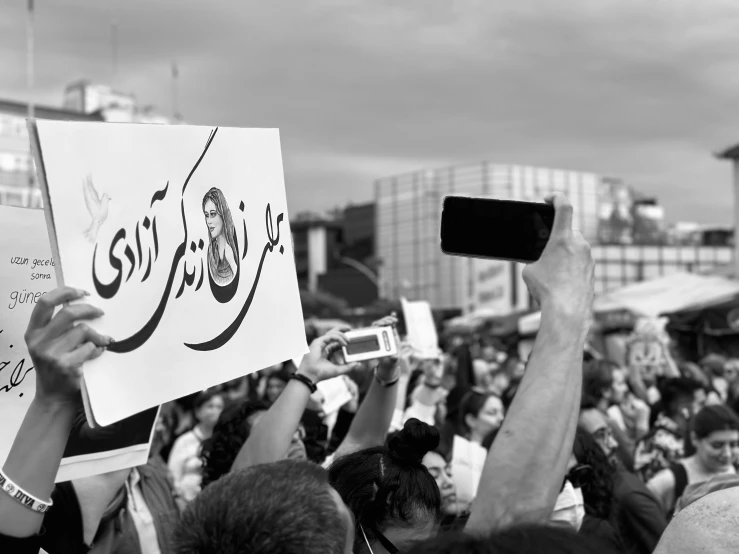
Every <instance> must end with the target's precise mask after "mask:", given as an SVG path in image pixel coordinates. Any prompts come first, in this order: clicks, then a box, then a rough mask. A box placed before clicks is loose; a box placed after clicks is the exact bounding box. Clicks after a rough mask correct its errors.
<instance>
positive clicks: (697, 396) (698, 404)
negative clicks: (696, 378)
mask: <svg viewBox="0 0 739 554" xmlns="http://www.w3.org/2000/svg"><path fill="white" fill-rule="evenodd" d="M707 400H708V396H707V395H706V391H705V390H703V389H698V390H696V391H695V392H694V393H693V406H692V410H693V413H694V414H697V413H698V412H700V411H701V409H702V408H703V406H705V405H706V401H707Z"/></svg>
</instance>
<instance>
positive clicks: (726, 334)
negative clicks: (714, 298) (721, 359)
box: [666, 297, 739, 361]
mask: <svg viewBox="0 0 739 554" xmlns="http://www.w3.org/2000/svg"><path fill="white" fill-rule="evenodd" d="M666 316H667V318H668V320H669V323H668V324H667V330H668V331H669V332H670V334H671V335H673V336H674V337H675V338H676V339H677V340H676V342H677V344H679V345H680V349H681V350H682V352H681V353H682V354H683V355H684V356H685V357H686V358H688V359H692V360H695V361H698V360H699V359H701V358H703V357H704V356H706V355H708V354H712V353H713V354H722V355H724V356H727V357H730V358H739V297H734V298H731V299H730V300H727V301H725V302H721V303H718V304H713V305H711V306H706V305H703V306H696V307H689V308H686V309H683V310H679V311H675V312H673V313H670V314H666Z"/></svg>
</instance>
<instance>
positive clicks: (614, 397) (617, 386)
mask: <svg viewBox="0 0 739 554" xmlns="http://www.w3.org/2000/svg"><path fill="white" fill-rule="evenodd" d="M630 390H631V389H630V387H629V376H628V373H627V371H626V370H625V369H624V368H621V367H617V368H615V369H614V370H613V382H612V383H611V401H612V402H614V403H615V404H618V403H619V402H623V400H624V399H625V398H626V396H627V395H628V394H629V391H630Z"/></svg>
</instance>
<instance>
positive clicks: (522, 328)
mask: <svg viewBox="0 0 739 554" xmlns="http://www.w3.org/2000/svg"><path fill="white" fill-rule="evenodd" d="M736 297H739V282H737V281H732V280H729V279H725V278H723V277H717V276H710V275H697V274H694V273H673V274H670V275H666V276H664V277H659V278H657V279H652V280H650V281H642V282H640V283H634V284H633V285H628V286H626V287H623V288H620V289H617V290H614V291H610V292H608V293H605V294H603V295H600V296H598V297H597V298H596V299H595V301H594V302H593V311H594V312H595V317H596V320H597V321H598V322H599V323H605V322H607V321H609V320H610V319H614V318H609V317H608V314H618V315H619V317H618V318H617V319H619V320H622V321H627V320H628V319H629V318H627V317H625V312H630V313H632V314H633V315H635V316H637V317H638V316H643V317H659V316H661V315H663V314H666V313H668V312H677V311H681V310H685V309H688V308H690V309H700V308H702V307H706V306H713V305H716V304H720V303H722V302H726V301H729V300H731V299H733V298H736ZM540 322H541V314H540V313H534V314H531V315H529V316H526V317H522V318H521V319H520V320H519V322H518V330H519V333H520V334H521V335H523V336H527V335H533V334H535V333H536V332H537V331H538V330H539V324H540ZM605 324H606V326H607V325H608V324H607V323H605Z"/></svg>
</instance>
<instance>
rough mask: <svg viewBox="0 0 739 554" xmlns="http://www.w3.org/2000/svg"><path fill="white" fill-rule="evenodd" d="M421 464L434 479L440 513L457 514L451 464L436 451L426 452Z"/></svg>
mask: <svg viewBox="0 0 739 554" xmlns="http://www.w3.org/2000/svg"><path fill="white" fill-rule="evenodd" d="M423 465H425V466H426V469H428V470H429V473H430V474H431V477H433V478H434V481H436V485H437V486H438V487H439V493H440V494H441V513H442V514H443V515H445V516H451V515H458V514H459V505H458V504H457V491H456V488H455V487H454V481H453V480H452V469H451V464H449V462H447V460H446V458H445V457H444V456H443V455H442V454H441V453H440V452H438V451H436V450H434V451H432V452H428V453H427V454H426V455H425V456H424V457H423Z"/></svg>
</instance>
